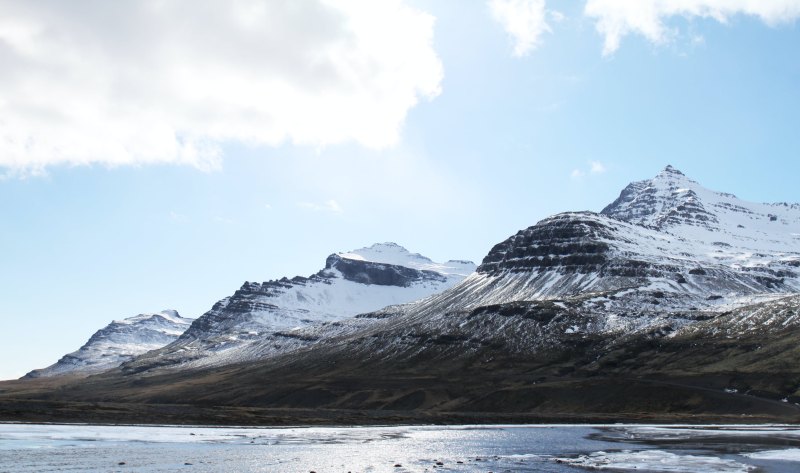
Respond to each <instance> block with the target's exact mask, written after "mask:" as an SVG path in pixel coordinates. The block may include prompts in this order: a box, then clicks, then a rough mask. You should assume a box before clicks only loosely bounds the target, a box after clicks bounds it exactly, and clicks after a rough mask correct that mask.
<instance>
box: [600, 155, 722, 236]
mask: <svg viewBox="0 0 800 473" xmlns="http://www.w3.org/2000/svg"><path fill="white" fill-rule="evenodd" d="M700 189H702V187H701V186H700V185H699V184H698V183H697V182H695V181H693V180H691V179H689V178H688V177H686V175H685V174H683V173H682V172H680V171H679V170H677V169H675V168H674V167H672V166H667V167H666V168H664V170H662V171H661V172H660V173H658V175H657V176H656V177H655V178H653V179H651V180H647V181H639V182H633V183H631V184H629V185H628V186H627V187H625V189H623V190H622V192H621V193H620V196H619V197H618V198H617V200H615V201H614V202H612V203H611V204H610V205H608V206H607V207H606V208H604V209H603V210H602V212H601V213H602V214H604V215H608V216H610V217H613V218H616V219H619V220H624V221H626V222H630V223H635V224H638V225H643V226H646V227H652V228H656V229H659V230H664V229H667V228H669V227H672V226H676V225H691V226H699V227H705V228H709V227H710V226H712V225H714V224H717V223H718V219H717V216H716V215H715V214H714V213H713V212H710V211H709V210H708V209H707V208H706V206H705V205H704V202H703V199H701V197H700V195H699V194H700V193H699V192H698V190H700ZM703 190H704V189H703Z"/></svg>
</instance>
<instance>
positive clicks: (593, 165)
mask: <svg viewBox="0 0 800 473" xmlns="http://www.w3.org/2000/svg"><path fill="white" fill-rule="evenodd" d="M589 172H590V173H592V174H603V173H604V172H606V167H605V165H603V163H601V162H600V161H589Z"/></svg>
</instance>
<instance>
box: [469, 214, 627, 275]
mask: <svg viewBox="0 0 800 473" xmlns="http://www.w3.org/2000/svg"><path fill="white" fill-rule="evenodd" d="M610 238H612V233H611V230H610V229H609V227H608V226H607V225H605V224H604V222H603V221H602V219H599V218H597V214H593V213H591V212H570V213H563V214H558V215H554V216H552V217H550V218H546V219H544V220H542V221H541V222H539V223H537V224H536V225H534V226H532V227H529V228H526V229H525V230H520V231H519V232H517V234H516V235H513V236H511V237H510V238H508V239H507V240H505V241H503V242H501V243H498V244H497V245H495V246H494V248H492V250H491V251H490V252H489V254H488V255H486V257H485V258H484V259H483V262H482V263H481V265H480V266H479V267H478V269H477V271H478V273H484V274H499V273H502V272H503V271H511V272H522V271H531V270H534V269H545V268H555V267H558V268H559V269H560V270H568V271H575V272H584V273H586V272H590V271H595V270H597V268H598V267H599V265H601V264H602V263H604V262H605V261H606V256H605V253H606V252H607V251H608V249H609V246H608V244H607V243H605V241H604V240H607V239H610Z"/></svg>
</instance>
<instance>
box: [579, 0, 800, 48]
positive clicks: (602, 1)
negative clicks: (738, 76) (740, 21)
mask: <svg viewBox="0 0 800 473" xmlns="http://www.w3.org/2000/svg"><path fill="white" fill-rule="evenodd" d="M584 14H585V15H586V16H589V17H592V18H595V19H596V20H597V25H596V26H597V31H598V32H600V34H602V35H603V37H604V38H605V44H604V46H603V54H605V55H608V54H611V53H613V52H614V51H616V50H617V49H618V48H619V45H620V41H621V40H622V38H623V37H624V36H626V35H628V34H632V33H636V34H640V35H642V36H644V37H645V38H647V39H648V40H650V41H652V42H654V43H656V44H662V43H666V42H669V41H670V40H671V39H672V38H673V37H674V36H675V34H676V31H675V30H674V29H672V28H669V27H668V26H667V25H665V23H664V22H665V20H666V19H667V18H670V17H674V16H682V17H684V18H692V17H700V18H713V19H714V20H717V21H719V22H721V23H726V22H727V21H728V20H729V19H730V18H731V17H732V16H735V15H750V16H755V17H758V18H760V19H761V20H762V21H764V22H765V23H767V24H768V25H775V24H778V23H781V22H789V21H793V20H795V19H797V18H798V17H800V1H798V0H587V2H586V6H585V8H584Z"/></svg>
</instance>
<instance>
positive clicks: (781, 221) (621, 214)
mask: <svg viewBox="0 0 800 473" xmlns="http://www.w3.org/2000/svg"><path fill="white" fill-rule="evenodd" d="M601 213H602V214H604V215H607V216H610V217H612V218H615V219H617V220H623V221H625V222H629V223H633V224H636V225H641V226H645V227H648V228H652V229H656V230H659V231H663V232H666V233H669V234H672V235H675V236H677V237H681V238H685V239H688V240H694V241H700V242H703V243H706V244H714V245H716V246H717V247H719V248H723V249H724V248H738V250H739V253H742V254H744V253H747V252H761V253H763V252H764V251H765V250H766V251H769V252H786V253H797V250H798V248H799V247H800V205H798V204H785V203H781V204H760V203H753V202H747V201H744V200H742V199H739V198H738V197H736V196H735V195H733V194H728V193H724V192H716V191H712V190H709V189H707V188H705V187H703V186H702V185H700V184H699V183H697V182H696V181H694V180H692V179H690V178H688V177H687V176H686V175H684V174H683V173H682V172H680V171H678V170H677V169H675V168H674V167H672V166H667V167H666V168H665V169H664V170H663V171H661V172H660V173H659V174H658V175H657V176H656V177H655V178H653V179H651V180H646V181H639V182H633V183H631V184H629V185H628V186H627V187H626V188H625V189H623V190H622V192H621V193H620V196H619V198H617V200H615V201H614V202H612V203H611V204H610V205H608V206H607V207H606V208H604V209H603V210H602V212H601Z"/></svg>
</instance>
